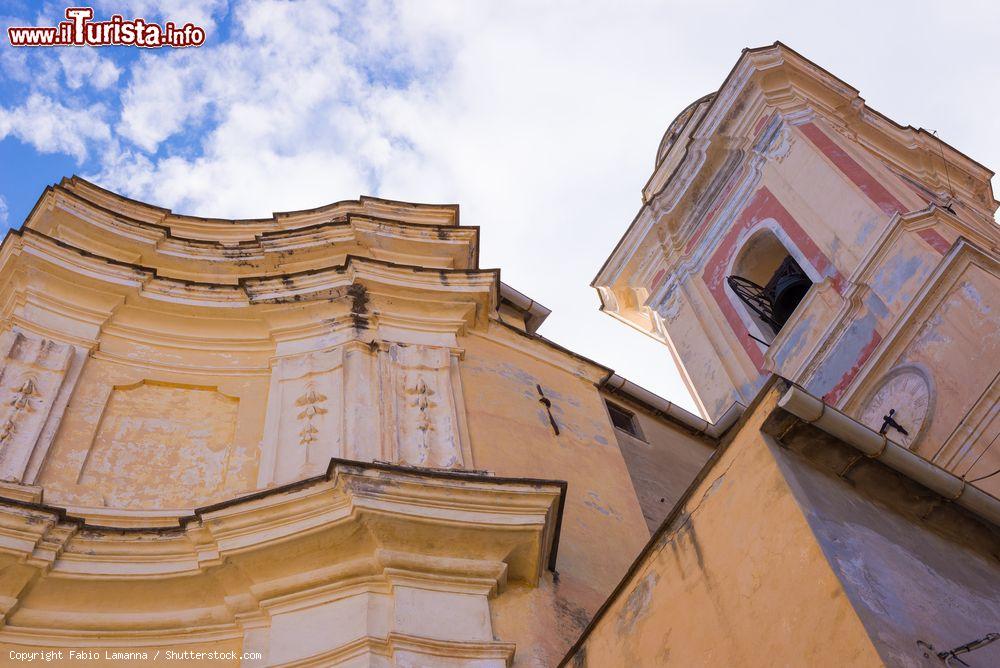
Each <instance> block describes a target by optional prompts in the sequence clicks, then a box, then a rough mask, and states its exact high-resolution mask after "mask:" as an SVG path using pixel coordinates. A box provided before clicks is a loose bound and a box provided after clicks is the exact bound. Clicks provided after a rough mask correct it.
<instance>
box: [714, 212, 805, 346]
mask: <svg viewBox="0 0 1000 668" xmlns="http://www.w3.org/2000/svg"><path fill="white" fill-rule="evenodd" d="M726 283H727V284H728V285H729V288H730V290H732V291H733V294H734V295H736V297H737V298H738V299H739V301H740V303H741V305H742V306H743V308H744V310H745V312H746V315H747V316H748V317H749V319H750V320H751V321H752V322H753V323H754V324H755V325H756V328H757V330H758V332H759V333H761V334H762V335H763V336H764V339H765V340H764V341H762V342H763V343H765V344H766V343H770V341H771V340H772V339H773V338H774V337H775V336H776V335H777V334H778V332H780V331H781V329H782V327H784V326H785V323H786V322H788V320H789V318H791V317H792V314H793V313H794V312H795V309H796V308H797V307H798V305H799V303H801V302H802V300H803V299H804V298H805V296H806V293H808V292H809V288H811V287H812V285H813V281H812V279H810V278H809V275H808V274H807V273H806V272H805V270H804V269H803V268H802V266H801V265H800V264H799V262H798V261H797V260H796V259H795V257H794V256H793V255H792V253H791V252H790V250H789V249H788V248H787V247H786V246H785V244H784V243H783V242H782V240H781V239H779V238H778V236H777V235H776V234H775V233H774V231H772V230H771V229H768V228H765V229H762V230H760V231H759V232H758V233H757V234H755V235H754V236H753V237H751V238H750V239H749V240H748V241H747V243H746V244H745V245H744V246H743V248H742V249H741V250H740V252H739V254H738V256H737V257H736V260H735V262H734V263H733V266H732V274H730V275H729V276H728V277H727V278H726ZM750 334H751V336H754V333H753V332H752V331H751V332H750ZM754 338H758V337H756V336H754Z"/></svg>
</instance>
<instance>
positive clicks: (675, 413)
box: [601, 373, 745, 438]
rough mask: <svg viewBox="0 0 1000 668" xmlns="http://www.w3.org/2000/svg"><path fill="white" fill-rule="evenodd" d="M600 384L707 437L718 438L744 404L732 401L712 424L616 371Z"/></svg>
mask: <svg viewBox="0 0 1000 668" xmlns="http://www.w3.org/2000/svg"><path fill="white" fill-rule="evenodd" d="M601 385H602V386H604V387H606V388H608V389H609V390H611V391H613V392H619V393H621V394H624V395H626V396H628V397H631V398H633V399H635V400H636V401H638V402H639V403H641V404H645V405H646V406H649V407H650V408H653V409H655V410H658V411H660V412H661V413H664V414H665V415H668V416H670V417H672V418H673V419H675V420H677V421H678V422H680V423H681V424H683V425H685V426H687V427H690V428H691V429H693V430H695V431H696V432H698V433H700V434H704V435H705V436H708V437H709V438H719V437H720V436H722V434H724V433H725V432H726V430H727V429H729V428H730V427H731V426H733V424H734V423H735V422H736V420H737V419H738V418H739V417H740V415H742V414H743V410H744V408H745V406H743V404H741V403H739V402H734V403H733V405H732V406H730V407H729V408H728V409H727V410H726V412H725V413H723V414H722V416H721V417H720V418H719V419H718V421H717V422H716V423H715V424H712V423H711V422H709V421H708V420H705V419H703V418H700V417H698V416H697V415H695V414H693V413H691V412H689V411H686V410H684V409H683V408H681V407H680V406H678V405H677V404H674V403H671V402H669V401H667V400H666V399H664V398H663V397H661V396H659V395H657V394H653V393H652V392H650V391H649V390H647V389H646V388H644V387H639V386H638V385H636V384H635V383H633V382H632V381H630V380H627V379H626V378H623V377H621V376H619V375H618V374H617V373H612V374H611V375H610V376H609V377H608V378H607V379H606V380H605V381H604V382H603V383H601Z"/></svg>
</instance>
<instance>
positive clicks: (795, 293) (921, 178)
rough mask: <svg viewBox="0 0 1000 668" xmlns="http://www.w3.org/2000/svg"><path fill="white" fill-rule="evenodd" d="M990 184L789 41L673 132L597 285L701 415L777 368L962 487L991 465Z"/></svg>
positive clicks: (997, 327) (748, 64)
mask: <svg viewBox="0 0 1000 668" xmlns="http://www.w3.org/2000/svg"><path fill="white" fill-rule="evenodd" d="M991 177H992V172H990V171H989V170H988V169H986V168H985V167H983V166H982V165H980V164H978V163H977V162H975V161H974V160H972V159H971V158H969V157H967V156H966V155H964V154H962V153H961V152H959V151H958V150H956V149H954V148H952V147H951V146H949V145H947V144H945V143H944V142H942V141H940V140H939V139H937V138H936V137H935V136H933V135H932V134H931V133H929V132H927V131H925V130H920V129H914V128H913V127H911V126H901V125H899V124H897V123H895V122H894V121H892V120H890V119H888V118H886V117H885V116H883V115H881V114H879V113H878V112H876V111H874V110H872V109H870V108H869V107H868V106H867V105H866V104H865V102H864V100H863V99H862V98H861V97H860V96H859V95H858V91H856V90H855V89H853V88H852V87H851V86H849V85H848V84H846V83H844V82H843V81H840V80H839V79H837V78H836V77H835V76H833V75H832V74H830V73H829V72H826V71H825V70H823V69H822V68H820V67H819V66H817V65H816V64H814V63H812V62H810V61H809V60H807V59H806V58H804V57H803V56H801V55H799V54H798V53H796V52H794V51H792V50H791V49H789V48H788V47H786V46H784V45H783V44H780V43H775V44H774V45H771V46H767V47H763V48H758V49H747V50H745V51H744V52H743V54H742V56H741V57H740V59H739V61H738V62H737V63H736V65H735V67H734V68H733V70H732V71H731V72H730V74H729V76H728V77H727V78H726V80H725V81H724V82H723V84H722V86H721V88H719V90H718V91H717V92H715V93H712V94H710V95H706V96H705V97H702V98H700V99H699V100H696V101H695V102H694V103H692V104H691V105H690V106H689V107H688V108H687V109H685V110H684V111H682V112H681V114H680V115H679V116H678V117H677V118H676V119H675V120H674V121H673V123H671V125H670V126H669V128H668V129H667V132H666V134H665V135H664V137H663V140H662V141H661V143H660V146H659V148H658V150H657V155H656V163H655V166H654V170H653V174H652V176H651V177H650V179H649V181H648V182H647V184H646V185H645V187H644V188H643V191H642V198H643V203H642V207H641V209H640V211H639V213H638V215H637V216H636V218H635V219H634V221H633V222H632V224H631V225H630V227H629V228H628V230H627V232H626V233H625V235H624V236H623V237H622V239H621V241H620V242H619V243H618V245H617V246H616V248H615V249H614V251H613V252H612V254H611V256H610V257H609V258H608V260H607V262H606V263H605V265H604V267H603V268H602V269H601V271H600V273H599V274H598V276H597V277H596V278H595V280H594V283H593V285H594V287H596V288H597V290H598V292H599V294H600V298H601V308H602V310H603V311H605V312H607V313H609V314H610V315H612V316H613V317H616V318H618V319H620V320H622V321H624V322H626V323H628V324H630V325H632V326H633V327H636V328H638V329H640V330H642V331H645V332H646V333H648V334H649V335H650V336H653V337H654V338H656V339H658V340H660V341H662V342H663V343H664V344H665V345H666V346H667V347H668V349H669V350H670V353H671V354H672V355H673V357H674V360H675V361H676V362H677V364H678V366H679V367H680V368H681V370H682V375H683V376H684V378H685V382H686V383H687V386H688V388H689V389H690V391H691V393H692V394H693V395H694V397H695V400H696V402H697V403H698V405H699V408H700V410H701V411H702V414H703V416H704V417H705V418H706V419H708V420H711V421H714V420H716V419H718V417H719V416H720V415H722V414H723V412H725V411H726V409H727V408H728V407H729V406H730V405H732V404H733V403H734V402H739V403H742V404H748V403H749V402H750V401H751V400H752V399H753V398H754V396H755V395H756V394H757V391H758V390H759V389H760V388H761V386H762V385H763V383H764V382H765V380H766V379H767V378H768V377H769V376H770V375H771V374H778V375H780V376H782V377H784V378H786V379H788V380H791V381H793V382H795V383H797V384H799V385H801V386H802V387H804V388H805V389H806V390H807V391H808V392H810V393H811V394H813V395H814V396H817V397H822V398H823V401H824V402H825V403H827V404H829V405H831V406H834V407H836V408H838V409H840V410H843V411H845V412H847V413H848V414H850V415H852V416H853V417H856V418H857V419H859V420H861V421H863V422H865V423H866V424H868V425H869V426H871V427H872V428H874V429H876V430H880V429H883V428H884V429H885V433H886V434H887V436H888V437H889V438H892V439H893V440H897V441H899V442H902V443H905V445H907V446H908V447H911V448H913V449H914V450H916V451H917V452H918V453H920V454H921V455H922V456H924V457H926V458H927V459H929V460H932V461H934V462H935V463H938V464H939V465H940V466H943V467H945V468H948V469H949V470H953V471H955V472H956V473H957V474H959V475H966V474H968V475H969V476H975V475H976V474H977V473H981V472H984V471H985V472H988V471H990V470H995V469H996V468H997V467H998V465H1000V454H998V453H1000V447H996V448H993V449H992V451H991V450H990V444H991V443H993V442H994V441H996V440H997V437H998V434H1000V417H998V415H997V411H996V408H995V406H996V405H997V402H998V399H1000V382H998V375H997V368H996V366H997V365H996V360H997V359H1000V265H998V248H1000V231H998V230H1000V228H998V227H997V224H996V222H995V220H994V217H993V216H994V212H995V211H996V208H997V202H996V201H995V200H994V198H993V192H992V189H991V186H990V178H991ZM973 350H974V351H976V355H970V354H969V352H970V351H973ZM976 359H978V360H980V361H979V362H978V363H977V362H976V361H975V360H976ZM983 360H991V363H990V364H984V363H982V362H983ZM887 418H888V419H887ZM904 432H905V433H904ZM997 478H998V479H1000V476H997ZM997 485H998V488H1000V480H998V481H997Z"/></svg>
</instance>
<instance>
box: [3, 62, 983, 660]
mask: <svg viewBox="0 0 1000 668" xmlns="http://www.w3.org/2000/svg"><path fill="white" fill-rule="evenodd" d="M991 176H992V174H991V173H990V172H989V171H988V170H986V169H985V168H984V167H982V166H980V165H978V164H977V163H975V162H974V161H972V160H971V159H969V158H967V157H965V156H964V155H962V154H960V153H958V152H957V151H956V150H954V149H952V148H951V147H949V146H947V145H946V144H944V143H942V142H940V141H938V140H937V139H936V138H934V137H932V136H930V135H928V134H927V133H926V132H923V131H917V130H914V129H912V128H908V127H901V126H898V125H896V124H895V123H893V122H892V121H890V120H888V119H886V118H884V117H883V116H881V115H879V114H878V113H877V112H874V111H873V110H871V109H868V108H867V107H866V106H865V104H864V102H863V100H861V98H860V97H858V95H857V91H854V90H853V89H852V88H850V86H848V85H847V84H845V83H843V82H841V81H839V80H837V79H836V78H835V77H833V76H832V75H830V74H829V73H827V72H825V71H824V70H822V69H821V68H819V67H818V66H816V65H815V64H813V63H811V62H809V61H808V60H806V59H805V58H803V57H802V56H799V55H798V54H796V53H795V52H793V51H791V50H790V49H788V48H787V47H784V46H783V45H780V44H776V45H774V46H771V47H766V48H763V49H755V50H747V51H745V52H744V53H743V55H742V56H741V58H740V60H739V61H738V63H737V65H736V67H735V68H734V69H733V71H732V73H731V74H730V76H729V77H728V78H727V80H726V81H725V82H724V83H723V85H722V87H721V88H720V89H719V91H718V92H716V93H714V94H712V95H709V96H706V97H704V98H702V99H700V100H698V101H697V102H695V103H694V104H692V105H691V106H690V107H689V108H688V109H686V110H685V111H684V112H683V113H682V114H681V115H680V116H679V117H678V118H677V120H675V121H674V123H673V124H671V126H670V128H669V129H668V131H667V134H666V135H665V136H664V139H663V141H662V142H661V145H660V147H659V149H658V151H657V156H656V165H655V169H654V173H653V176H652V177H651V178H650V181H649V182H648V183H647V184H646V186H645V188H644V190H643V205H642V208H641V210H640V212H639V215H638V216H637V217H636V219H635V221H633V223H632V224H631V226H630V227H629V228H628V231H627V232H626V234H625V236H624V237H623V239H622V241H621V243H620V244H619V245H618V247H617V248H615V249H614V251H613V252H612V254H611V256H610V258H609V259H608V262H607V263H606V265H605V266H604V267H603V268H602V270H601V272H600V274H599V275H598V277H597V279H596V280H595V282H594V285H595V287H596V288H597V290H598V292H599V294H600V298H601V302H602V308H603V310H605V311H607V312H608V313H610V314H611V315H613V316H614V317H616V318H619V319H621V320H623V321H624V322H626V323H628V324H629V325H631V326H634V327H637V328H639V329H641V330H643V331H645V332H647V333H648V334H650V335H651V336H654V337H655V338H657V339H659V340H661V341H662V342H663V343H664V344H665V345H666V347H667V348H668V349H669V351H670V354H672V355H673V356H674V359H675V360H676V361H677V362H678V364H679V365H680V366H681V368H682V370H683V372H684V374H685V378H686V381H687V383H688V387H689V388H690V389H691V391H692V393H693V395H694V396H695V397H696V400H697V402H698V405H699V407H700V410H701V413H702V415H701V416H695V415H693V414H690V413H688V412H687V411H684V410H682V409H680V408H678V407H677V406H675V405H673V404H671V403H670V402H668V401H666V400H664V399H662V398H660V397H657V396H655V395H653V394H651V393H650V392H648V391H646V390H644V389H643V388H641V387H638V386H636V385H634V384H633V383H631V382H629V381H628V380H627V379H625V378H622V377H621V376H619V375H617V374H615V373H614V371H613V370H611V369H609V368H607V367H604V366H602V365H601V364H600V363H599V362H596V361H593V360H589V359H586V358H584V357H582V356H580V355H578V354H575V353H573V352H572V351H569V350H566V349H564V348H562V347H560V346H558V345H557V344H555V343H553V342H551V341H549V340H547V339H545V338H544V337H543V336H540V335H539V334H538V332H537V330H538V327H539V326H540V325H541V323H542V322H543V321H544V319H545V317H546V316H547V315H548V310H547V309H546V308H545V307H544V306H542V305H540V304H538V303H536V302H534V301H533V300H532V299H531V298H530V297H528V296H526V295H524V294H522V293H520V292H518V291H517V290H515V289H513V288H512V287H510V286H508V285H506V284H505V283H503V282H502V281H501V280H500V271H499V270H497V269H487V268H482V267H480V266H479V245H478V244H479V230H478V228H476V227H474V226H467V225H461V224H460V221H459V210H458V207H457V206H451V205H428V204H412V203H406V202H396V201H390V200H384V199H378V198H370V197H362V198H361V199H359V200H350V201H342V202H337V203H334V204H330V205H328V206H324V207H321V208H318V209H312V210H306V211H295V212H287V213H276V214H273V215H272V216H271V217H269V218H262V219H253V220H222V219H207V218H199V217H194V216H186V215H179V214H175V213H173V212H171V211H169V210H167V209H163V208H160V207H157V206H154V205H151V204H146V203H142V202H137V201H134V200H131V199H128V198H126V197H123V196H120V195H117V194H115V193H111V192H108V191H106V190H103V189H102V188H100V187H98V186H97V185H94V184H91V183H89V182H87V181H85V180H83V179H80V178H77V177H73V178H69V179H64V180H63V181H62V182H61V183H59V184H56V185H54V186H52V187H50V188H48V189H47V190H46V191H45V192H44V193H43V194H42V196H41V197H40V199H39V200H38V203H37V204H36V206H35V208H34V209H33V210H32V212H31V213H30V215H29V216H28V218H27V220H26V221H25V223H24V225H23V226H22V227H21V228H20V229H18V230H14V231H11V232H10V233H8V235H7V237H6V238H5V240H4V242H3V246H2V256H0V295H2V297H3V299H2V300H0V318H2V330H0V348H2V352H3V362H2V370H0V391H2V392H0V400H2V404H0V471H2V475H0V646H2V649H0V651H3V652H4V653H5V656H6V655H8V654H9V655H10V656H11V657H15V656H16V657H21V658H23V657H27V656H29V655H31V653H32V652H52V653H61V655H60V656H61V657H62V658H57V659H56V660H55V661H54V663H56V665H60V663H61V662H64V664H65V665H76V663H75V662H74V659H73V658H72V657H71V656H70V652H71V651H72V652H76V653H86V654H88V657H84V658H90V659H91V660H92V661H94V662H100V661H108V662H111V661H113V660H114V658H115V657H119V658H136V657H140V658H141V657H143V656H144V657H145V659H144V660H146V661H149V662H154V663H155V662H156V661H159V660H165V655H166V653H167V652H172V653H175V654H183V653H187V654H184V656H185V657H186V658H185V659H184V660H186V661H188V662H189V663H190V665H202V664H203V665H243V666H327V665H337V666H476V667H477V668H488V667H492V666H554V665H559V664H560V663H561V664H563V665H572V666H593V667H602V668H603V667H605V666H644V665H645V666H664V665H681V666H688V665H748V666H750V665H753V666H756V665H761V666H764V665H831V666H833V665H836V666H842V665H859V666H860V665H864V666H876V665H907V666H909V665H913V666H924V665H928V666H931V665H942V663H941V662H942V661H944V660H946V659H948V658H949V655H948V652H952V653H953V656H963V657H965V658H966V659H969V660H970V662H971V663H972V665H979V663H981V664H982V665H990V663H991V662H998V661H1000V642H997V643H995V644H994V643H993V640H992V639H991V638H994V636H991V634H994V633H1000V566H998V564H997V560H996V555H997V554H1000V533H998V531H1000V530H998V527H1000V501H997V498H996V495H997V494H998V493H1000V475H992V473H991V472H993V471H995V470H996V469H998V468H1000V446H996V445H995V443H996V441H997V434H998V430H1000V418H998V417H997V414H998V410H997V404H998V402H997V398H998V397H997V393H998V392H1000V384H998V376H997V372H998V370H1000V336H998V333H1000V320H998V318H1000V302H998V297H1000V289H998V287H1000V267H998V262H997V258H998V248H1000V233H998V231H997V226H996V223H995V222H994V220H993V214H994V212H995V209H996V202H995V201H994V200H993V196H992V191H991V189H990V177H991ZM665 354H666V353H665ZM963 647H964V649H963ZM115 653H117V654H115ZM90 654H92V655H93V656H92V657H89V655H90ZM942 655H943V656H944V658H942ZM966 655H967V656H966ZM977 661H978V662H979V663H977Z"/></svg>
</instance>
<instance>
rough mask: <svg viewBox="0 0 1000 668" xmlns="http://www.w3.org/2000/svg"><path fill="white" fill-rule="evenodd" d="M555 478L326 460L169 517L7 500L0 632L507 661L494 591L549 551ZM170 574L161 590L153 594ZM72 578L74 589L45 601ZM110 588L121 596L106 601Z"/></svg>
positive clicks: (275, 661) (131, 643) (560, 490)
mask: <svg viewBox="0 0 1000 668" xmlns="http://www.w3.org/2000/svg"><path fill="white" fill-rule="evenodd" d="M564 489H565V484H564V483H559V482H556V481H546V480H530V479H509V478H493V477H490V476H482V475H475V474H466V473H457V472H456V473H443V472H437V471H426V470H422V469H417V468H407V467H398V466H386V465H377V464H366V463H362V462H350V461H344V460H334V461H331V462H330V465H329V467H328V469H327V471H326V472H325V473H323V474H321V475H319V476H316V477H314V478H312V479H309V480H305V481H301V482H297V483H293V484H291V485H286V486H283V487H278V488H275V489H272V490H268V491H264V492H259V493H256V494H253V495H249V496H246V497H241V498H236V499H233V500H231V501H227V502H224V503H219V504H215V505H213V506H208V507H205V508H200V509H198V510H196V511H195V512H194V514H193V515H191V516H188V517H184V518H180V519H179V521H180V526H175V528H173V529H170V528H165V527H161V528H156V527H148V528H141V527H134V528H132V529H130V530H129V531H122V530H112V529H107V528H102V527H99V526H91V525H90V524H88V523H87V522H85V521H83V520H81V519H79V518H74V517H72V516H71V515H69V514H67V513H66V511H65V510H62V509H59V508H55V507H51V506H45V505H42V504H37V503H25V502H14V501H5V500H2V499H0V568H2V569H7V570H6V571H5V573H7V574H8V576H7V577H5V578H4V579H3V580H2V581H0V604H2V606H3V609H4V610H5V611H6V613H7V614H6V618H5V622H6V623H5V625H4V626H3V627H2V628H0V642H7V643H10V644H12V645H33V646H36V647H37V646H51V647H66V646H70V647H77V648H80V647H102V646H115V647H119V648H130V647H131V648H135V647H148V646H155V645H165V644H167V645H170V646H172V647H173V648H174V649H177V647H178V646H182V645H184V644H187V643H197V642H204V641H207V640H213V639H214V640H215V641H227V642H235V643H237V646H241V647H242V648H243V650H245V651H260V652H262V653H263V655H264V657H263V660H262V661H261V662H260V663H259V664H247V665H329V663H330V662H333V661H335V660H340V659H344V658H347V657H350V656H358V657H361V656H366V655H377V656H382V657H388V658H390V659H395V660H396V661H398V662H403V663H405V661H404V658H405V659H406V660H409V661H413V662H416V664H418V665H436V664H437V663H439V662H443V661H445V660H446V659H451V660H456V659H463V660H469V661H473V660H474V661H477V663H476V665H487V666H494V665H495V666H503V665H508V664H509V662H510V660H511V658H512V656H513V653H514V647H513V645H512V644H510V643H504V642H498V641H496V640H494V639H493V638H494V636H493V631H492V622H491V617H490V603H489V601H490V598H491V597H493V596H496V595H497V594H498V593H500V592H502V591H503V589H504V587H505V586H506V584H507V582H508V581H514V582H519V583H525V584H529V585H533V584H534V583H536V581H537V579H538V578H539V576H540V575H541V572H542V570H543V569H545V568H546V567H548V568H552V567H553V565H554V558H555V549H556V540H557V535H558V526H559V522H560V515H561V504H562V499H563V496H564V494H565V491H564ZM279 554H280V555H282V556H281V557H280V558H275V556H276V555H279ZM470 555H475V556H470ZM17 564H22V565H20V566H18V565H17ZM265 565H266V566H265ZM11 569H15V570H17V569H20V570H17V573H18V575H17V577H14V570H11ZM164 582H167V583H169V586H170V590H171V595H170V597H167V598H166V599H163V598H160V597H157V596H155V595H153V596H151V595H150V593H151V592H154V591H157V587H158V586H161V585H158V584H157V583H164ZM67 586H68V587H71V588H72V589H73V591H75V592H77V596H75V597H74V598H73V600H74V601H75V603H73V604H72V605H69V604H67V605H65V606H62V605H59V604H56V605H55V606H53V605H51V604H50V603H48V602H47V601H49V600H50V599H48V596H49V593H48V592H53V591H56V589H54V588H58V587H67ZM108 597H114V598H115V599H116V600H118V601H119V603H120V605H119V606H116V609H115V610H108V609H107V608H106V607H102V603H101V601H104V600H107V598H108ZM55 600H57V601H58V600H59V599H58V598H57V599H55ZM81 605H82V606H83V607H82V608H81V607H80V606H81ZM87 606H91V607H93V609H92V610H91V609H89V608H88V607H87ZM311 625H312V626H311ZM313 626H315V628H316V633H308V632H307V633H305V634H303V630H304V629H308V628H312V627H313ZM419 657H424V658H423V659H421V658H419Z"/></svg>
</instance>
